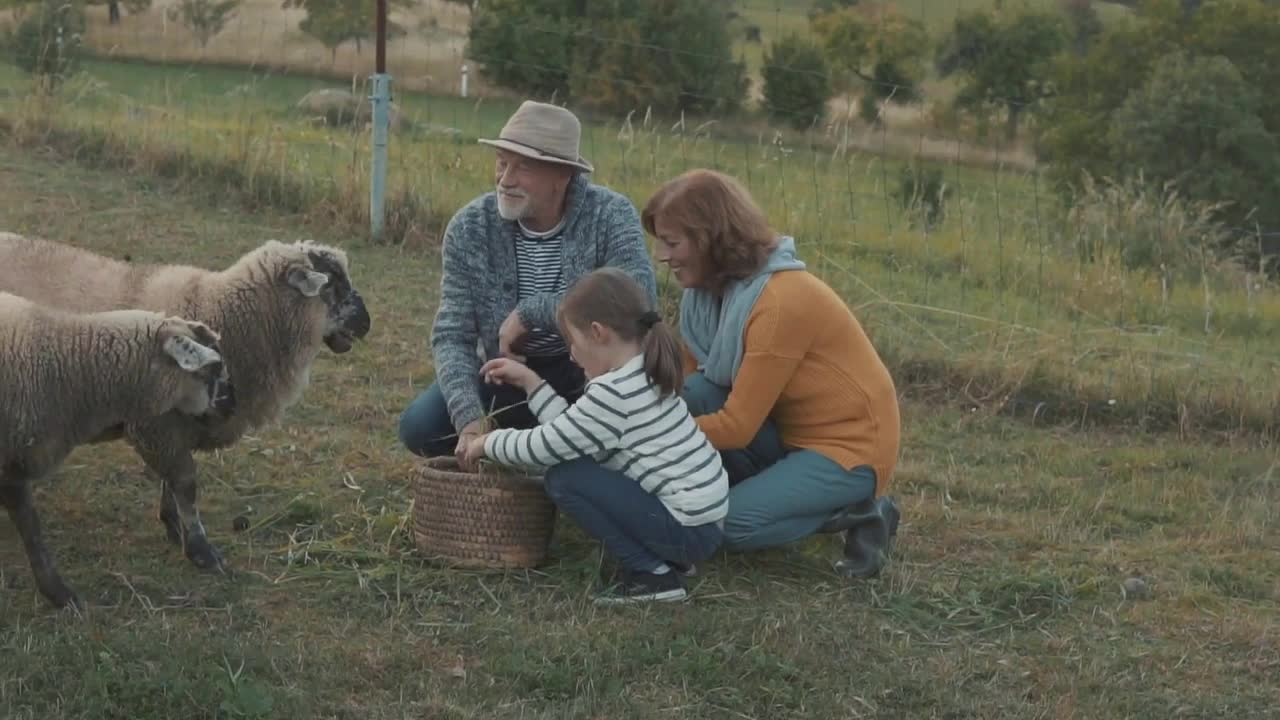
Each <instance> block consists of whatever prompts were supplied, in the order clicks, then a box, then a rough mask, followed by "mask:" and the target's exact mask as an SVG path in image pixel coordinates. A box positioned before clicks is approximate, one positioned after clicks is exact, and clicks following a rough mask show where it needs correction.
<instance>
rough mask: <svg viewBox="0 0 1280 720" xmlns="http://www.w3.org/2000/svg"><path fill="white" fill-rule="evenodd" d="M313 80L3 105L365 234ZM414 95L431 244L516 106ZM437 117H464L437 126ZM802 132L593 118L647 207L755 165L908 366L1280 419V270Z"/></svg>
mask: <svg viewBox="0 0 1280 720" xmlns="http://www.w3.org/2000/svg"><path fill="white" fill-rule="evenodd" d="M3 76H4V73H3V68H0V77H3ZM315 85H316V83H315V81H310V80H306V79H300V78H293V77H287V76H286V77H282V76H278V75H271V74H266V75H251V74H248V73H244V72H240V71H235V70H228V69H221V70H210V69H205V70H203V71H202V72H200V73H195V72H191V71H185V70H182V69H179V68H157V67H154V66H149V65H131V64H120V63H93V64H91V65H90V66H89V69H88V73H87V74H86V75H85V76H84V77H83V78H79V79H77V81H76V82H75V83H73V84H72V85H69V86H68V88H67V89H66V91H65V93H64V95H63V97H62V98H60V99H59V100H57V101H56V102H54V103H53V104H51V105H48V106H40V105H38V104H35V103H32V102H30V101H29V100H23V99H18V98H15V99H14V100H13V101H12V102H11V103H10V104H9V105H8V106H7V107H8V109H9V113H8V114H7V117H9V118H10V119H11V122H12V123H14V124H16V127H17V132H18V136H19V137H21V138H23V141H24V142H30V143H36V144H42V143H49V144H53V145H55V146H57V147H59V148H60V149H61V150H62V151H64V152H67V153H74V154H76V155H78V156H80V157H82V158H84V159H86V160H90V159H91V160H93V161H94V162H98V163H101V164H103V165H104V166H110V167H117V168H122V169H127V170H129V171H132V172H142V173H148V174H152V173H154V174H160V175H163V176H166V177H174V178H180V179H183V180H184V181H190V182H196V183H200V184H201V185H202V186H205V187H209V188H212V189H213V190H214V191H215V192H226V191H228V190H230V191H232V192H234V193H235V194H236V195H237V196H239V197H241V198H243V199H244V200H245V201H246V202H247V203H249V205H250V206H261V205H264V204H265V205H268V206H273V207H285V208H288V209H289V210H291V211H296V212H305V213H307V214H308V215H309V216H311V217H315V218H322V219H323V220H324V221H325V222H330V223H337V224H338V225H339V226H341V227H352V228H355V231H356V232H359V233H361V234H362V235H363V233H364V228H365V227H367V224H366V223H367V220H366V219H365V218H366V215H365V213H366V208H367V198H368V189H367V188H368V185H367V182H368V166H367V152H368V145H367V136H366V135H365V134H364V133H363V131H362V129H358V130H355V131H353V130H351V129H345V128H344V129H330V128H324V127H318V126H316V125H314V124H312V123H311V122H309V119H308V118H305V117H302V116H299V115H298V114H297V113H296V111H294V110H293V109H292V108H291V105H292V102H293V101H294V99H295V98H297V97H301V95H302V94H304V93H305V91H306V90H308V89H310V88H312V87H314V86H315ZM400 100H401V103H402V105H403V106H404V108H405V111H406V114H407V116H409V117H410V118H411V120H412V121H414V125H413V126H412V127H411V128H410V129H409V130H406V131H405V132H403V133H398V134H397V135H396V137H395V138H394V139H393V147H394V152H393V156H392V162H391V167H390V178H389V188H390V192H391V197H390V205H389V207H390V212H391V217H390V219H389V222H390V232H389V236H390V237H391V238H392V239H393V241H395V240H404V241H406V242H408V243H409V244H410V245H413V246H422V245H423V244H427V243H430V242H431V238H433V237H435V236H436V235H438V233H439V231H440V230H441V229H442V227H443V224H444V222H445V221H446V220H447V218H448V217H449V215H450V214H451V213H452V212H453V211H454V209H456V208H457V207H459V206H461V205H462V204H463V203H465V202H466V201H468V200H469V199H471V197H473V196H474V193H475V192H476V190H475V188H479V187H485V186H487V184H488V183H489V182H491V179H490V177H489V171H488V169H487V168H488V166H489V163H490V161H491V159H490V156H489V155H488V154H487V152H486V150H485V149H484V147H482V146H480V145H478V144H476V143H474V142H473V138H474V137H475V136H477V135H479V136H491V133H495V132H496V131H497V129H498V128H499V127H500V126H501V123H502V122H503V121H504V120H505V118H506V115H507V113H508V112H510V107H509V106H505V107H504V106H500V105H495V104H493V103H476V104H474V105H470V104H462V105H457V104H455V105H453V106H449V105H446V104H444V103H442V102H426V103H422V104H419V102H418V100H419V99H416V98H413V97H412V96H401V98H400ZM2 101H3V99H2V98H0V102H2ZM442 122H443V123H447V124H449V125H452V126H454V127H457V128H460V129H461V133H460V134H459V135H458V136H457V137H440V136H438V135H436V134H433V131H432V130H430V129H429V128H430V127H432V126H434V125H436V124H439V123H442ZM424 128H426V129H424ZM795 139H796V138H781V137H778V138H773V139H772V141H770V140H766V139H764V138H760V139H758V140H755V139H753V140H747V141H744V140H742V139H740V138H738V139H735V138H734V137H732V136H730V137H728V138H725V137H722V136H717V135H715V134H713V132H711V131H708V130H706V129H705V128H687V127H684V126H674V127H669V126H667V125H666V124H665V123H662V122H660V121H651V120H650V119H649V118H643V117H641V116H637V117H635V118H634V122H628V123H626V124H624V125H623V126H622V127H619V126H618V125H617V124H608V123H605V122H593V123H590V124H588V125H587V126H586V127H585V128H584V147H585V150H586V153H587V155H588V156H589V157H590V158H591V159H592V161H593V162H594V164H595V166H596V168H597V170H598V172H597V173H596V175H595V177H596V179H597V181H599V182H603V183H605V184H607V185H609V186H611V187H614V188H616V189H618V190H620V191H622V192H624V193H626V194H628V195H629V196H630V197H631V198H632V200H633V202H635V203H636V204H637V205H642V204H643V202H644V198H645V197H647V195H648V194H649V193H650V192H652V189H653V188H654V187H656V185H657V184H658V183H660V182H662V181H663V180H664V179H666V178H669V177H671V176H673V175H675V174H677V173H678V172H681V171H683V170H684V169H686V168H688V167H695V166H699V165H701V166H714V167H719V168H721V169H724V170H726V171H728V172H731V173H734V174H736V175H738V176H739V177H742V178H743V179H744V180H745V181H746V182H747V183H748V185H749V186H751V187H752V188H753V191H754V192H755V194H756V195H757V197H759V198H760V199H761V200H762V202H763V203H764V205H765V209H766V211H767V212H768V213H769V215H770V217H771V218H772V219H773V221H774V222H775V224H776V226H777V227H780V228H783V229H785V231H786V232H789V233H791V234H793V235H795V236H796V237H797V238H799V239H800V240H801V241H802V242H803V243H804V246H805V247H807V248H808V250H806V251H805V252H806V253H807V259H808V261H809V262H811V264H812V265H813V267H814V269H815V271H816V272H818V273H819V274H820V275H821V276H822V277H824V278H825V279H826V280H827V281H828V282H829V283H831V284H832V285H833V286H834V287H835V288H836V289H837V290H838V291H839V292H841V293H842V294H844V295H845V297H847V298H848V299H849V302H850V303H851V304H852V305H853V306H854V307H855V308H856V309H857V310H858V312H859V314H860V316H861V317H862V319H863V322H864V324H865V325H866V326H867V327H868V329H869V330H870V331H871V332H872V333H873V335H874V336H875V337H876V340H877V342H878V344H879V346H880V347H881V349H882V352H883V354H884V355H885V356H886V357H887V358H889V359H890V361H891V362H892V364H893V366H894V367H895V368H897V369H899V370H900V371H901V372H903V373H905V374H906V375H908V376H910V377H911V378H912V379H913V382H919V383H922V384H929V385H932V386H935V387H937V388H939V389H940V390H941V391H943V392H945V394H947V395H949V396H951V397H959V398H964V399H965V400H967V401H970V402H974V403H976V404H979V405H982V406H984V407H991V408H1000V409H1003V410H1005V411H1008V412H1011V413H1014V414H1017V415H1021V416H1030V417H1032V418H1034V419H1035V420H1036V421H1037V422H1043V421H1045V420H1049V419H1052V420H1053V422H1069V423H1073V424H1081V423H1083V424H1086V425H1094V424H1097V423H1105V424H1110V425H1137V426H1140V427H1144V428H1151V429H1156V428H1164V429H1169V428H1174V429H1178V430H1179V431H1180V432H1182V433H1184V434H1187V435H1195V434H1196V433H1201V432H1223V433H1237V432H1246V433H1249V434H1251V435H1254V436H1257V437H1263V438H1271V437H1274V435H1275V433H1276V432H1277V430H1278V429H1280V428H1278V427H1277V424H1276V418H1277V417H1280V415H1277V412H1280V386H1277V385H1276V384H1275V382H1274V378H1275V376H1276V373H1277V372H1280V364H1278V363H1277V361H1276V359H1275V354H1274V352H1272V350H1274V347H1275V346H1274V342H1273V341H1272V340H1271V339H1270V338H1269V336H1267V335H1266V334H1265V333H1264V332H1263V330H1264V328H1265V327H1266V326H1267V323H1268V322H1269V321H1270V320H1269V319H1271V318H1275V317H1277V316H1280V295H1277V294H1276V289H1275V288H1274V287H1267V286H1262V285H1260V286H1259V287H1258V289H1257V290H1256V291H1255V289H1254V284H1255V283H1253V282H1249V283H1246V282H1245V281H1246V280H1248V278H1247V277H1246V276H1245V275H1244V274H1242V273H1239V272H1235V271H1231V272H1219V268H1216V267H1215V268H1214V270H1213V272H1214V274H1212V275H1211V276H1207V277H1208V278H1209V280H1210V281H1211V282H1209V283H1208V284H1207V285H1206V284H1205V283H1202V282H1186V281H1179V282H1177V283H1174V284H1173V285H1172V286H1169V285H1167V284H1165V285H1162V282H1161V279H1160V277H1158V276H1156V275H1154V274H1152V273H1149V272H1146V271H1144V270H1143V269H1141V268H1139V269H1129V268H1126V267H1124V266H1119V265H1117V264H1116V263H1114V262H1110V261H1109V260H1107V257H1106V256H1104V257H1103V258H1102V260H1101V261H1098V262H1085V261H1083V260H1082V259H1081V257H1080V254H1079V253H1078V252H1077V249H1078V247H1079V243H1080V237H1079V236H1080V234H1081V230H1082V229H1083V228H1084V226H1079V223H1078V222H1077V221H1073V220H1071V218H1070V216H1067V217H1064V216H1063V215H1062V213H1060V212H1059V211H1058V210H1057V209H1056V208H1055V207H1054V205H1053V203H1052V198H1051V196H1050V195H1049V194H1048V193H1047V191H1046V190H1045V189H1044V188H1043V185H1042V181H1039V182H1038V181H1037V178H1036V177H1035V175H1030V176H1028V175H1024V174H1022V173H1017V172H1008V171H1002V170H999V169H990V170H988V169H981V168H968V167H965V166H963V165H962V164H960V163H959V162H958V161H953V162H952V163H951V164H949V165H948V166H945V167H943V168H942V170H943V172H944V178H945V180H946V182H947V184H948V185H949V186H950V188H951V198H952V199H951V200H950V201H949V204H948V212H947V216H946V218H945V220H944V221H943V222H942V223H941V224H940V225H938V226H936V227H930V228H925V227H921V226H919V225H913V224H912V223H911V222H910V217H909V216H908V215H906V214H904V213H903V212H902V211H901V209H900V208H898V207H897V205H896V200H895V199H894V192H895V183H896V182H897V179H898V177H899V175H898V174H899V171H900V169H901V167H902V166H901V164H899V163H896V162H895V161H893V160H891V159H887V158H885V157H884V156H879V155H868V154H866V153H860V152H857V151H856V148H853V147H846V148H843V149H841V150H840V151H836V152H832V151H829V150H828V149H825V148H820V149H819V150H817V151H816V152H815V151H811V150H809V149H808V148H806V147H804V146H803V145H796V144H793V140H795ZM1113 204H1114V203H1113ZM1142 207H1147V205H1142ZM1104 209H1105V208H1104ZM1144 212H1146V211H1144ZM1113 214H1114V213H1113ZM1089 217H1090V218H1093V219H1089V220H1088V225H1089V227H1088V232H1090V233H1094V234H1096V235H1098V236H1099V237H1101V238H1106V237H1110V238H1111V240H1110V241H1109V242H1112V243H1121V244H1123V243H1124V242H1126V238H1125V235H1126V234H1127V233H1129V232H1130V231H1131V230H1133V229H1135V228H1141V227H1151V226H1153V225H1155V226H1160V225H1168V223H1165V222H1164V220H1162V219H1161V218H1160V217H1157V216H1148V217H1146V218H1131V219H1126V218H1124V217H1115V218H1110V219H1108V218H1109V216H1108V215H1106V213H1104V215H1103V217H1102V218H1101V220H1100V221H1098V220H1097V219H1096V216H1095V215H1090V216H1089ZM1073 223H1074V224H1073ZM1193 277H1194V276H1193ZM1246 285H1247V287H1246ZM1206 289H1207V290H1208V292H1206ZM1206 316H1209V317H1210V318H1211V320H1212V322H1211V323H1210V324H1209V325H1208V329H1209V332H1206V324H1205V319H1206Z"/></svg>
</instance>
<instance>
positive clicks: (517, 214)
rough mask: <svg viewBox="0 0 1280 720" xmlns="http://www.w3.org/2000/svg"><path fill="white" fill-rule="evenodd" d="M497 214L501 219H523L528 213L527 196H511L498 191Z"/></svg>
mask: <svg viewBox="0 0 1280 720" xmlns="http://www.w3.org/2000/svg"><path fill="white" fill-rule="evenodd" d="M498 214H499V215H501V216H502V219H503V220H523V219H524V218H525V217H527V216H528V215H529V198H527V197H525V198H520V199H516V198H511V197H507V196H506V195H503V194H502V193H501V192H499V193H498Z"/></svg>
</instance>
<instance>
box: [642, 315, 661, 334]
mask: <svg viewBox="0 0 1280 720" xmlns="http://www.w3.org/2000/svg"><path fill="white" fill-rule="evenodd" d="M660 322H662V316H661V315H659V314H658V313H656V312H654V311H652V310H650V311H649V312H646V313H645V314H643V315H641V316H640V327H641V328H642V329H643V330H645V331H648V330H650V329H652V328H653V326H654V325H657V324H658V323H660Z"/></svg>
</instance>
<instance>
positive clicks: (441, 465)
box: [416, 455, 546, 487]
mask: <svg viewBox="0 0 1280 720" xmlns="http://www.w3.org/2000/svg"><path fill="white" fill-rule="evenodd" d="M481 463H482V465H481V467H480V469H479V471H476V472H466V471H464V470H462V469H461V467H460V466H459V464H458V459H457V458H456V457H454V456H452V455H437V456H435V457H429V458H418V459H417V461H416V465H417V469H418V475H419V476H421V475H422V474H423V472H424V471H430V473H431V475H433V476H435V477H437V478H447V479H449V480H456V481H459V482H469V481H473V480H475V479H477V478H480V477H488V478H498V479H501V480H503V481H509V482H517V483H523V484H528V485H532V486H536V487H544V486H545V485H546V482H545V479H544V477H543V475H542V474H541V473H533V472H529V471H525V470H521V469H519V468H513V467H509V466H506V465H502V464H499V463H495V462H493V461H489V460H482V461H481Z"/></svg>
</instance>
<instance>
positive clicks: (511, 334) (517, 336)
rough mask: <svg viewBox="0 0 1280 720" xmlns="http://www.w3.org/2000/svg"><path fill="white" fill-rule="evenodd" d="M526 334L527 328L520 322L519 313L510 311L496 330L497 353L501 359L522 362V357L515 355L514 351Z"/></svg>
mask: <svg viewBox="0 0 1280 720" xmlns="http://www.w3.org/2000/svg"><path fill="white" fill-rule="evenodd" d="M528 334H529V328H526V327H525V326H524V323H523V322H521V321H520V313H519V312H516V311H515V310H512V311H511V314H510V315H508V316H507V319H506V320H503V321H502V327H500V328H498V352H500V353H502V356H503V357H509V358H511V359H512V360H518V361H520V362H524V359H525V358H524V356H523V355H519V354H517V353H516V350H517V349H518V348H519V347H520V343H521V342H522V341H523V340H524V336H525V335H528Z"/></svg>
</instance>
